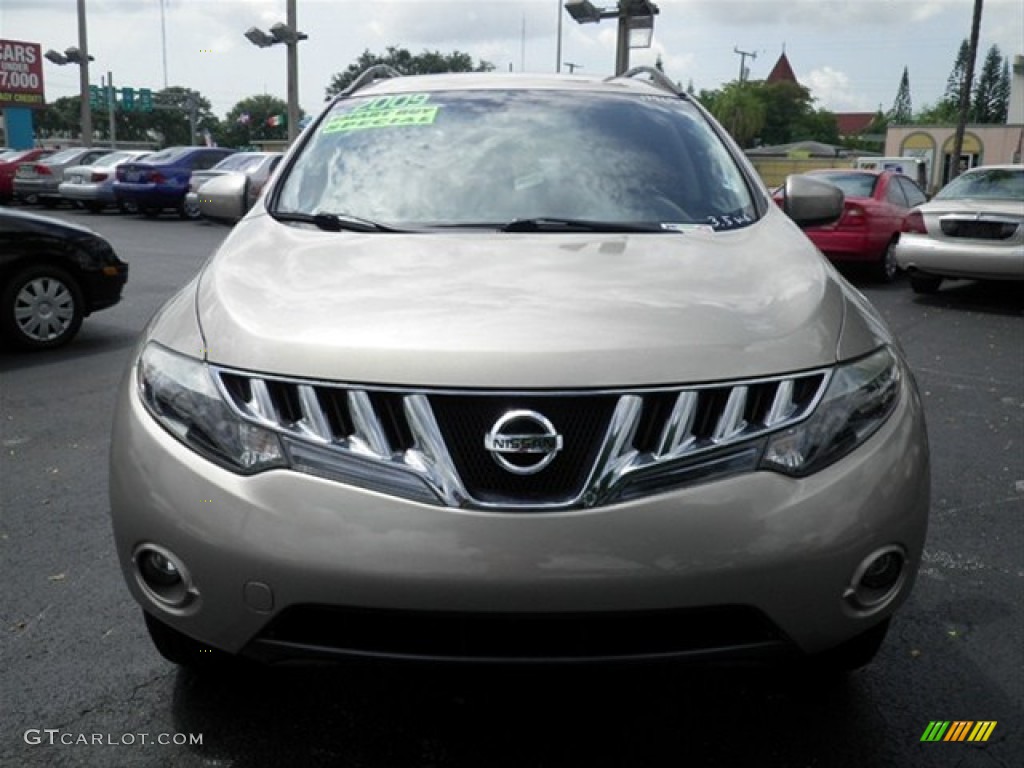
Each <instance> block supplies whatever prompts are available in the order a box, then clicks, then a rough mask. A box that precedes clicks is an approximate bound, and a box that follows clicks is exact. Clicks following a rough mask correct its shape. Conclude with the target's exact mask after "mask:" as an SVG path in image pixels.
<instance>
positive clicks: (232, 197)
mask: <svg viewBox="0 0 1024 768" xmlns="http://www.w3.org/2000/svg"><path fill="white" fill-rule="evenodd" d="M248 184H249V177H248V176H246V175H245V174H244V173H225V174H224V175H222V176H214V177H213V178H212V179H210V180H209V181H208V182H206V183H205V184H203V185H202V186H201V187H200V188H199V189H198V190H197V192H196V195H197V196H198V198H199V210H200V212H201V213H202V214H203V216H206V217H207V218H210V219H223V220H226V221H238V220H239V219H240V218H242V217H243V216H244V215H245V213H246V211H247V210H248V205H247V201H246V199H245V198H246V188H247V186H248Z"/></svg>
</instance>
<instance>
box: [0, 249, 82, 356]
mask: <svg viewBox="0 0 1024 768" xmlns="http://www.w3.org/2000/svg"><path fill="white" fill-rule="evenodd" d="M0 309H2V314H0V336H3V338H4V339H5V340H8V341H9V343H10V344H11V345H12V346H14V347H16V348H18V349H24V350H40V349H52V348H53V347H59V346H61V345H62V344H67V343H68V342H69V341H71V339H73V338H74V337H75V334H76V333H78V329H79V328H81V327H82V318H83V317H85V303H84V300H83V297H82V289H81V287H80V286H79V285H78V281H77V280H76V279H75V278H74V277H72V276H71V274H69V273H68V272H67V271H66V270H63V269H61V268H60V267H56V266H52V265H50V264H38V265H35V266H31V267H26V268H25V269H23V270H21V271H20V272H18V273H16V274H15V275H14V276H13V277H12V278H11V279H10V280H8V281H7V284H6V285H4V286H3V291H2V292H0Z"/></svg>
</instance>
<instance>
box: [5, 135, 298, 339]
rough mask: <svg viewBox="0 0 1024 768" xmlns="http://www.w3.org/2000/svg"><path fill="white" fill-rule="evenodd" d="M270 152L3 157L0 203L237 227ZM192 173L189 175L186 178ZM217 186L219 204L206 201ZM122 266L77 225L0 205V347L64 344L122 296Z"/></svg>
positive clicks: (176, 150)
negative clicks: (221, 188)
mask: <svg viewBox="0 0 1024 768" xmlns="http://www.w3.org/2000/svg"><path fill="white" fill-rule="evenodd" d="M280 158H281V154H280V153H277V152H236V151H235V150H232V149H221V148H215V147H171V148H168V149H165V150H162V151H160V152H156V153H152V152H148V151H143V150H118V151H111V150H109V149H99V148H84V147H75V148H69V149H65V150H62V151H59V152H54V151H50V150H46V149H39V148H37V149H29V150H8V151H4V152H0V202H4V203H6V202H10V201H11V200H17V201H19V202H21V203H24V204H29V205H32V204H41V205H43V206H46V207H49V208H52V207H55V206H57V205H58V204H60V203H61V202H70V203H73V204H76V205H79V206H81V207H83V208H85V209H86V210H88V211H90V212H93V213H100V212H101V211H103V210H104V209H107V208H111V207H116V208H117V209H118V210H120V211H121V212H123V213H132V212H136V211H138V212H141V213H143V214H144V215H146V216H157V215H159V214H160V213H161V212H162V211H164V210H166V209H172V210H175V211H177V212H178V213H179V214H180V215H181V216H182V217H184V218H190V219H191V218H198V217H199V216H200V215H202V207H203V206H204V205H206V203H207V202H212V203H214V204H215V211H214V212H213V214H212V215H213V216H214V217H215V218H219V219H228V220H237V219H239V218H241V217H242V216H244V215H245V212H246V211H248V209H249V208H250V207H251V206H252V204H253V203H254V202H255V201H256V198H257V197H259V194H260V192H261V191H262V189H263V186H264V185H265V184H266V182H267V180H268V179H269V178H270V175H271V174H272V173H273V171H274V169H275V168H276V166H277V163H278V162H279V161H280ZM193 174H194V177H193ZM212 180H216V181H219V182H220V183H222V184H224V182H230V184H229V185H228V187H229V188H230V189H231V190H232V192H231V194H230V195H228V196H227V197H226V198H224V197H217V198H216V199H214V196H209V195H204V194H203V192H202V191H201V190H202V189H203V187H204V185H205V183H207V182H209V181H212ZM127 279H128V265H127V264H126V263H125V262H123V261H122V260H121V259H120V258H118V256H117V255H116V253H115V252H114V249H113V247H112V246H111V245H110V243H109V242H108V241H107V240H106V239H105V238H103V237H102V236H101V235H99V234H97V233H96V232H93V231H92V230H90V229H88V228H86V227H82V226H79V225H76V224H71V223H68V222H65V221H61V220H58V219H53V218H49V217H45V216H39V215H36V214H33V213H29V212H26V211H21V210H16V209H12V208H8V207H6V206H0V343H2V345H3V346H5V347H13V348H15V349H20V350H38V349H50V348H53V347H57V346H61V345H63V344H66V343H67V342H69V341H70V340H71V339H72V338H74V336H75V335H76V334H77V333H78V330H79V328H80V327H81V325H82V320H83V319H84V318H85V317H86V316H88V315H89V314H91V313H92V312H95V311H98V310H100V309H104V308H106V307H110V306H113V305H114V304H116V303H117V302H118V301H120V299H121V291H122V289H123V287H124V285H125V282H126V281H127Z"/></svg>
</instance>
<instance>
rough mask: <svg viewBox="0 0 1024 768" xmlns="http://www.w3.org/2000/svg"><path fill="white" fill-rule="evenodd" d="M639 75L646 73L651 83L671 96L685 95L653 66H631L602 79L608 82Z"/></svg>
mask: <svg viewBox="0 0 1024 768" xmlns="http://www.w3.org/2000/svg"><path fill="white" fill-rule="evenodd" d="M640 75H647V77H648V78H649V80H650V83H651V84H652V85H656V86H657V87H658V88H661V89H662V90H663V91H668V92H669V93H671V94H672V95H673V96H682V97H684V98H685V97H686V94H685V92H683V91H681V90H679V88H677V87H676V84H675V83H673V82H672V81H671V80H669V79H668V77H666V75H665V73H664V72H662V71H661V70H660V69H656V68H655V67H633V68H632V69H629V70H627V71H626V72H623V73H622V74H621V75H612V76H611V77H606V78H605V79H604V81H605V82H606V83H609V82H612V81H613V80H618V79H619V78H627V77H628V78H639V77H640Z"/></svg>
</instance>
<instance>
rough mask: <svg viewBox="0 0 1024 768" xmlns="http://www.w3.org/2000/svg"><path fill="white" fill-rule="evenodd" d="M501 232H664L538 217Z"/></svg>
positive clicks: (651, 227)
mask: <svg viewBox="0 0 1024 768" xmlns="http://www.w3.org/2000/svg"><path fill="white" fill-rule="evenodd" d="M498 231H499V232H664V230H663V229H662V228H661V227H660V226H659V225H657V224H627V223H625V222H621V221H593V220H590V219H558V218H545V217H538V218H535V219H515V220H514V221H510V222H509V223H508V224H505V225H504V226H501V227H499V228H498Z"/></svg>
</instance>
